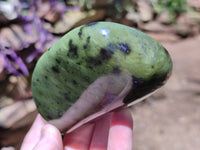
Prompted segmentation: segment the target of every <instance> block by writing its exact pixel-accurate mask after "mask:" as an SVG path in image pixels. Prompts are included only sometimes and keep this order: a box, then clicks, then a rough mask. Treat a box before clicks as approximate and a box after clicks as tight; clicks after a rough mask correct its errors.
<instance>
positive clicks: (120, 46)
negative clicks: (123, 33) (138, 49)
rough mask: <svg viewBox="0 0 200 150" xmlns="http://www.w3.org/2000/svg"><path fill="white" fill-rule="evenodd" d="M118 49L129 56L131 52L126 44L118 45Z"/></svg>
mask: <svg viewBox="0 0 200 150" xmlns="http://www.w3.org/2000/svg"><path fill="white" fill-rule="evenodd" d="M118 48H119V49H120V50H121V51H122V52H123V53H125V54H129V53H130V52H131V48H130V46H129V45H128V43H119V45H118Z"/></svg>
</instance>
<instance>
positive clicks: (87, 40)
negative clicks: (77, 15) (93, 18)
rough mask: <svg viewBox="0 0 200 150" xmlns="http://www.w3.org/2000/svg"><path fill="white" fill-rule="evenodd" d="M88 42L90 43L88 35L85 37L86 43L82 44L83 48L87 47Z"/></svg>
mask: <svg viewBox="0 0 200 150" xmlns="http://www.w3.org/2000/svg"><path fill="white" fill-rule="evenodd" d="M89 43H90V36H88V37H87V39H86V44H85V45H83V48H84V49H86V48H88V45H89Z"/></svg>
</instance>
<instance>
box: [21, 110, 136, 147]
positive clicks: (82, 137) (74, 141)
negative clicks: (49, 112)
mask: <svg viewBox="0 0 200 150" xmlns="http://www.w3.org/2000/svg"><path fill="white" fill-rule="evenodd" d="M132 129H133V120H132V116H131V114H130V112H129V110H127V109H123V110H118V111H115V112H111V113H108V114H106V115H104V116H103V117H101V118H99V119H97V120H95V121H94V122H91V123H88V124H86V125H84V126H82V127H80V128H78V129H76V130H75V131H73V132H71V133H69V134H65V136H64V140H62V138H61V133H60V132H59V130H58V129H57V128H56V127H55V126H53V125H50V124H48V123H47V122H46V121H45V120H44V119H43V118H42V117H41V116H40V115H39V114H38V115H37V117H36V119H35V121H34V123H33V125H32V127H31V129H30V130H29V132H28V133H27V135H26V136H25V138H24V141H23V143H22V146H21V150H47V149H48V150H132Z"/></svg>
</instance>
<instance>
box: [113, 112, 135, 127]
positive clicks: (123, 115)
mask: <svg viewBox="0 0 200 150" xmlns="http://www.w3.org/2000/svg"><path fill="white" fill-rule="evenodd" d="M115 125H123V126H127V127H129V128H131V129H132V128H133V119H132V116H131V113H130V111H129V110H127V109H122V110H119V111H116V112H113V115H112V119H111V127H112V126H115Z"/></svg>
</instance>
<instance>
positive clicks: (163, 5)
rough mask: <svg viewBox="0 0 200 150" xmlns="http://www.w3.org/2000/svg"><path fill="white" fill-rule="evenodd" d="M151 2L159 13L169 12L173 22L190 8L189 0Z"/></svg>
mask: <svg viewBox="0 0 200 150" xmlns="http://www.w3.org/2000/svg"><path fill="white" fill-rule="evenodd" d="M151 3H152V5H153V7H154V10H155V11H156V12H157V13H158V14H161V13H163V12H167V13H168V14H169V19H170V21H172V22H174V21H175V19H176V18H177V17H178V16H179V15H180V14H181V13H183V12H186V11H187V8H188V5H187V0H152V1H151Z"/></svg>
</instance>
